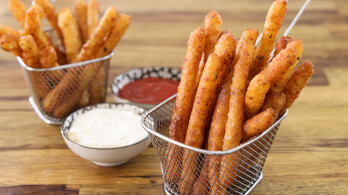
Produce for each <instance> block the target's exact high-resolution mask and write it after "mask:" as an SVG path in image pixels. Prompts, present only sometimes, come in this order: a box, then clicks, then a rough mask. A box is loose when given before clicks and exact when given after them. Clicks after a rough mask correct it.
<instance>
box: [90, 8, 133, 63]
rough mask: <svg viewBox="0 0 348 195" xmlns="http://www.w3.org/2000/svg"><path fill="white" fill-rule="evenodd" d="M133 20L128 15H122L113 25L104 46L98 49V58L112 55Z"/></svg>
mask: <svg viewBox="0 0 348 195" xmlns="http://www.w3.org/2000/svg"><path fill="white" fill-rule="evenodd" d="M131 19H132V17H131V16H129V15H127V14H120V16H119V17H118V18H117V20H116V22H115V23H114V24H113V27H112V29H111V32H110V34H109V35H108V37H107V38H106V39H105V41H104V42H103V45H102V46H101V47H100V48H99V49H98V51H97V56H98V57H103V56H106V55H108V54H110V53H111V51H112V50H113V48H115V47H116V46H117V44H118V42H119V41H120V40H121V38H122V36H123V34H124V33H125V32H126V30H127V29H128V27H129V25H130V22H131Z"/></svg>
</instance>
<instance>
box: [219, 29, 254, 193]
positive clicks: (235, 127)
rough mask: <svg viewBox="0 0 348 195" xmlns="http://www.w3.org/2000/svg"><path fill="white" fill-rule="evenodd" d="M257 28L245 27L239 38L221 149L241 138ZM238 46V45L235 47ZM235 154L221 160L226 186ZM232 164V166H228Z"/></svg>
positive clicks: (222, 178) (238, 141)
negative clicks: (237, 54)
mask: <svg viewBox="0 0 348 195" xmlns="http://www.w3.org/2000/svg"><path fill="white" fill-rule="evenodd" d="M257 34H258V32H257V30H253V29H247V30H246V31H244V32H243V34H242V36H241V38H240V42H241V43H240V48H239V50H238V51H237V52H240V55H239V56H238V61H237V63H236V65H235V68H234V74H233V78H232V84H231V91H230V103H229V112H228V116H227V122H226V129H225V136H224V140H223V150H230V149H232V148H234V147H237V146H238V145H239V144H240V141H241V139H242V121H243V116H244V98H245V90H246V85H247V79H248V73H249V69H250V66H251V64H252V62H253V59H254V53H255V46H254V44H255V41H256V37H257ZM246 40H249V41H246ZM237 48H238V47H237ZM236 155H237V154H230V155H225V156H224V157H223V158H222V161H221V170H220V175H219V178H220V181H221V182H222V183H223V184H225V185H226V186H228V185H229V183H233V182H235V179H236V175H235V171H236V170H235V169H234V168H236V166H237V164H236V163H235V162H236V161H237V159H236V158H235V157H236ZM231 165H233V166H234V168H232V167H230V168H228V167H229V166H231Z"/></svg>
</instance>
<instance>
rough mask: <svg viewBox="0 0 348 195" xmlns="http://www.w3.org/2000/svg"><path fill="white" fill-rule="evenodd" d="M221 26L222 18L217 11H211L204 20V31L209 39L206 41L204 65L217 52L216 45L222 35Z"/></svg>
mask: <svg viewBox="0 0 348 195" xmlns="http://www.w3.org/2000/svg"><path fill="white" fill-rule="evenodd" d="M221 25H222V20H221V16H220V14H219V13H218V12H217V11H215V10H214V11H211V12H209V13H208V14H207V15H206V17H205V20H204V31H205V33H206V36H207V38H206V39H205V48H204V63H206V62H207V60H208V57H209V55H210V54H211V53H213V52H214V50H215V45H216V43H217V41H218V38H219V35H220V28H221Z"/></svg>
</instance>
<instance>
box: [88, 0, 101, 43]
mask: <svg viewBox="0 0 348 195" xmlns="http://www.w3.org/2000/svg"><path fill="white" fill-rule="evenodd" d="M99 20H100V11H99V3H98V1H97V0H90V1H89V2H88V6H87V27H88V38H91V36H92V35H93V33H94V31H95V29H96V28H97V26H98V23H99Z"/></svg>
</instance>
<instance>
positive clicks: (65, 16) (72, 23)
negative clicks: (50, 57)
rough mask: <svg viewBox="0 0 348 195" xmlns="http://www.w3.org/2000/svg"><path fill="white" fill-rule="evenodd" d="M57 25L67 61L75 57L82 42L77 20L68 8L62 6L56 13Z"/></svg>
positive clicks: (69, 61)
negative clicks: (61, 36) (61, 35)
mask: <svg viewBox="0 0 348 195" xmlns="http://www.w3.org/2000/svg"><path fill="white" fill-rule="evenodd" d="M58 26H59V29H60V31H61V32H62V34H63V37H64V48H65V54H66V59H67V60H68V63H71V62H73V61H74V60H75V59H76V56H77V54H78V53H79V52H80V50H81V46H82V42H81V37H80V32H79V27H78V24H77V21H76V19H75V17H74V14H73V12H72V11H71V9H69V8H63V9H62V10H61V11H60V12H59V14H58Z"/></svg>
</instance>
